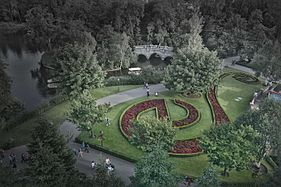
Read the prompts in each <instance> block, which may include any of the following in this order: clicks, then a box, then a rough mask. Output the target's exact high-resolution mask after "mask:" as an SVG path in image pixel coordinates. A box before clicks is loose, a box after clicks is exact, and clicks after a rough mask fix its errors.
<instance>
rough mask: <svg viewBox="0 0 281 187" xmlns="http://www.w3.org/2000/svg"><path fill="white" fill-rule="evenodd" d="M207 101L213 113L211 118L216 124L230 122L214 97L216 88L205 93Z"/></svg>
mask: <svg viewBox="0 0 281 187" xmlns="http://www.w3.org/2000/svg"><path fill="white" fill-rule="evenodd" d="M207 98H208V101H209V103H210V105H211V108H212V111H213V118H214V121H215V123H216V124H222V123H228V122H230V120H229V118H228V116H227V115H226V113H225V112H224V110H223V108H222V107H221V106H220V104H219V102H218V100H217V97H216V88H215V87H213V88H211V89H210V90H209V91H208V93H207Z"/></svg>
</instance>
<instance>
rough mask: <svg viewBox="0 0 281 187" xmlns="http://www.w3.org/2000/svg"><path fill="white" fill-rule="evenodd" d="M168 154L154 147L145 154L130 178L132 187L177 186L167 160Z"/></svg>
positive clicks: (170, 164)
mask: <svg viewBox="0 0 281 187" xmlns="http://www.w3.org/2000/svg"><path fill="white" fill-rule="evenodd" d="M168 157H169V156H168V153H167V151H165V150H162V148H161V147H155V148H154V149H153V150H152V151H151V152H149V153H147V154H146V155H145V156H144V157H143V158H142V159H141V160H140V161H139V162H138V163H137V165H136V168H135V175H134V177H133V178H132V183H133V185H134V186H146V187H160V186H163V187H172V186H176V185H177V178H176V176H175V175H174V174H173V171H172V169H173V167H172V163H171V162H170V161H169V160H168Z"/></svg>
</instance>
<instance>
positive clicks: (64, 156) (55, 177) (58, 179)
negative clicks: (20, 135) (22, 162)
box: [26, 119, 79, 186]
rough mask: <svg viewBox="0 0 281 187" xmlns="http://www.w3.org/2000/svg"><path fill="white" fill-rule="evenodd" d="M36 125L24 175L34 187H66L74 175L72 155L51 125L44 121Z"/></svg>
mask: <svg viewBox="0 0 281 187" xmlns="http://www.w3.org/2000/svg"><path fill="white" fill-rule="evenodd" d="M37 123H38V126H36V127H35V129H34V130H33V132H32V140H31V143H30V144H29V146H28V148H29V150H28V153H29V155H30V159H31V160H30V162H28V165H29V167H28V168H27V173H26V174H27V176H28V177H29V179H30V182H31V183H32V184H35V185H39V186H41V185H45V184H48V185H51V186H56V185H59V186H67V184H69V182H70V181H73V180H74V179H73V177H74V176H75V175H76V173H75V169H74V162H75V160H74V158H73V154H72V152H71V151H70V150H69V149H68V148H67V147H66V145H65V141H64V139H63V137H62V136H61V135H59V134H58V131H57V129H56V127H55V126H54V125H53V124H52V123H50V122H48V121H47V120H46V119H40V120H38V122H37ZM78 176H79V175H78ZM76 179H77V177H76Z"/></svg>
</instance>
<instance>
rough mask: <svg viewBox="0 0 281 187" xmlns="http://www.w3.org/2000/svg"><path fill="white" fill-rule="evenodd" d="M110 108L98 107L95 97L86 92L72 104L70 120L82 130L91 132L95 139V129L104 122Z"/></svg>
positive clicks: (69, 114)
mask: <svg viewBox="0 0 281 187" xmlns="http://www.w3.org/2000/svg"><path fill="white" fill-rule="evenodd" d="M107 110H108V106H106V105H97V104H96V100H95V98H94V97H93V95H92V94H91V93H90V92H88V91H84V92H83V93H82V94H81V95H79V96H78V98H76V99H74V100H73V101H72V103H71V106H70V110H69V112H68V118H69V120H70V121H71V122H73V123H75V124H77V125H79V126H80V127H81V128H83V129H86V130H89V131H90V136H91V137H92V138H93V137H94V127H95V126H96V125H97V124H98V123H100V122H102V121H103V120H104V118H105V114H106V113H107Z"/></svg>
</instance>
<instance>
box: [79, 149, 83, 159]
mask: <svg viewBox="0 0 281 187" xmlns="http://www.w3.org/2000/svg"><path fill="white" fill-rule="evenodd" d="M78 156H79V157H81V158H83V151H82V149H81V148H80V149H79V154H78Z"/></svg>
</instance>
